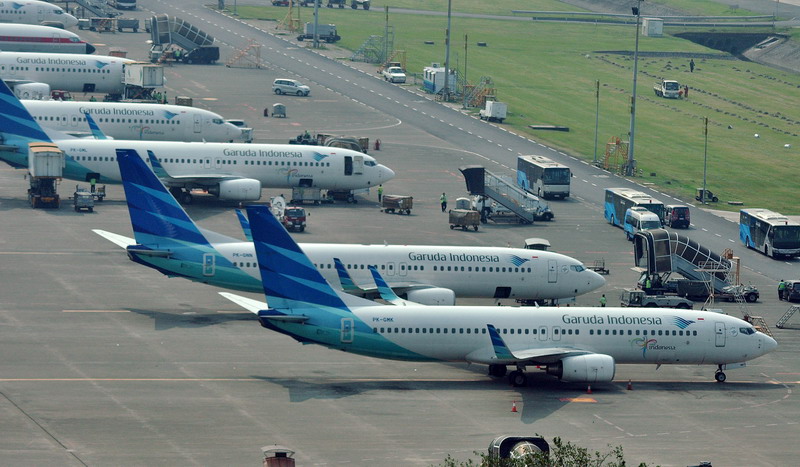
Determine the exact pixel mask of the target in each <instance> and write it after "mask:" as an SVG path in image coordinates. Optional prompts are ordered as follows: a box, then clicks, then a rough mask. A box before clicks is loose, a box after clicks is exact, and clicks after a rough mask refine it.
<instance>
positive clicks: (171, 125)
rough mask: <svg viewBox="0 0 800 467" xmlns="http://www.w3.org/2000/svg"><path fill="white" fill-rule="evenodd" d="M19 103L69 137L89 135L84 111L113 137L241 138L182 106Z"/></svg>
mask: <svg viewBox="0 0 800 467" xmlns="http://www.w3.org/2000/svg"><path fill="white" fill-rule="evenodd" d="M22 105H24V106H25V108H26V109H28V112H30V113H31V115H33V118H34V119H36V120H37V121H38V122H39V124H40V125H41V126H43V127H47V128H50V129H53V130H58V131H61V132H64V133H67V134H69V135H73V136H86V135H89V134H90V131H89V124H88V123H87V121H86V114H87V113H88V114H90V115H91V116H92V118H93V119H94V121H95V123H97V126H98V127H99V128H100V130H101V131H102V133H103V134H105V135H106V136H108V137H111V138H113V139H127V140H148V141H209V142H211V141H216V142H225V141H233V140H237V139H240V138H241V137H242V130H241V129H240V128H239V127H237V126H236V125H233V124H231V123H228V122H226V121H225V120H224V119H223V118H222V117H221V116H220V115H218V114H216V113H214V112H211V111H208V110H204V109H198V108H196V107H186V106H183V105H169V104H143V103H129V102H78V101H59V100H23V101H22Z"/></svg>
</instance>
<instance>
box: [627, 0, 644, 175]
mask: <svg viewBox="0 0 800 467" xmlns="http://www.w3.org/2000/svg"><path fill="white" fill-rule="evenodd" d="M641 6H642V0H637V1H636V6H635V7H632V8H631V12H632V13H633V14H634V16H636V45H635V47H634V49H633V93H632V94H631V129H630V137H629V139H628V163H627V164H626V165H625V175H627V176H629V177H630V176H633V175H635V174H636V159H634V157H633V154H634V153H633V143H634V139H635V136H636V78H637V75H638V73H639V19H640V18H641V14H640V13H641V10H640V8H641Z"/></svg>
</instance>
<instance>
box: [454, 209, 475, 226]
mask: <svg viewBox="0 0 800 467" xmlns="http://www.w3.org/2000/svg"><path fill="white" fill-rule="evenodd" d="M480 223H481V213H479V212H478V211H474V210H472V209H451V210H450V228H451V229H455V228H456V227H461V228H462V229H464V230H468V229H469V228H470V227H472V228H473V229H474V230H475V231H476V232H477V231H478V225H479V224H480Z"/></svg>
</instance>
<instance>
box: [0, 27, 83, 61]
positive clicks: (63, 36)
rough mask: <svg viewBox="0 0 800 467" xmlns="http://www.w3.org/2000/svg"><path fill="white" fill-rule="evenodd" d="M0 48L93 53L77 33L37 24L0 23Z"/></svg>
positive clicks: (18, 50)
mask: <svg viewBox="0 0 800 467" xmlns="http://www.w3.org/2000/svg"><path fill="white" fill-rule="evenodd" d="M0 50H5V51H7V52H46V53H72V54H91V53H94V51H95V48H94V46H93V45H91V44H88V43H86V42H85V41H84V40H83V39H81V38H80V37H79V36H78V35H77V34H75V33H74V32H70V31H65V30H63V29H59V28H54V27H50V26H39V25H37V24H6V23H0Z"/></svg>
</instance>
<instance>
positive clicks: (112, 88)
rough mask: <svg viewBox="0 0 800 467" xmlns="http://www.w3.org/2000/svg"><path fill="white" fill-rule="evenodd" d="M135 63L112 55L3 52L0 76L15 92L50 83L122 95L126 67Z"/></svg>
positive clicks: (63, 86)
mask: <svg viewBox="0 0 800 467" xmlns="http://www.w3.org/2000/svg"><path fill="white" fill-rule="evenodd" d="M133 62H134V60H131V59H128V58H120V57H111V56H108V55H86V54H55V53H32V52H0V78H2V79H3V81H5V82H6V85H8V86H10V87H14V88H15V91H16V86H18V85H21V84H47V85H49V86H50V88H51V89H62V90H64V91H70V92H96V93H105V94H114V95H122V94H123V93H124V91H125V84H124V83H123V79H124V77H125V70H124V66H125V64H127V63H133ZM48 94H49V93H48Z"/></svg>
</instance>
